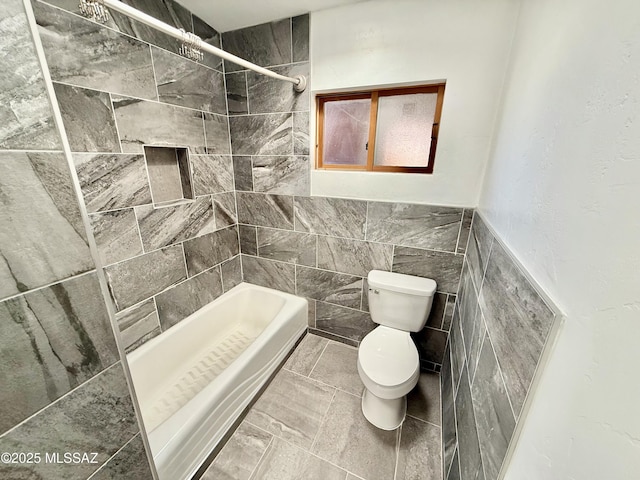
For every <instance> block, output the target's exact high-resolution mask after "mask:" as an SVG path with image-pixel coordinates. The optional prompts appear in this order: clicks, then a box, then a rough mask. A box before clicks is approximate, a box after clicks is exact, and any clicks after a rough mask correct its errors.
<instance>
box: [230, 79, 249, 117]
mask: <svg viewBox="0 0 640 480" xmlns="http://www.w3.org/2000/svg"><path fill="white" fill-rule="evenodd" d="M225 81H226V86H227V105H228V107H229V115H244V114H247V113H249V106H248V105H247V72H234V73H227V74H226V75H225Z"/></svg>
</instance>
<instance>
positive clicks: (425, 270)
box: [393, 247, 464, 293]
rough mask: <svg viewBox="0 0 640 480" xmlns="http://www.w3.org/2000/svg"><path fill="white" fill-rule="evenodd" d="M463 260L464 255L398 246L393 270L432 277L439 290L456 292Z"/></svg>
mask: <svg viewBox="0 0 640 480" xmlns="http://www.w3.org/2000/svg"><path fill="white" fill-rule="evenodd" d="M463 260H464V255H455V254H453V253H448V252H437V251H433V250H422V249H418V248H410V247H396V248H395V253H394V257H393V271H394V272H398V273H405V274H407V275H416V276H418V277H426V278H432V279H434V280H435V281H436V283H437V284H438V291H441V292H446V293H456V292H457V291H458V283H459V282H460V271H461V270H462V261H463Z"/></svg>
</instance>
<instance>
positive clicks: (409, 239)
mask: <svg viewBox="0 0 640 480" xmlns="http://www.w3.org/2000/svg"><path fill="white" fill-rule="evenodd" d="M461 219H462V209H461V208H452V207H437V206H432V205H416V204H408V203H386V202H369V212H368V217H367V240H373V241H378V242H386V243H394V244H396V245H405V246H408V247H418V248H432V249H436V250H444V251H447V252H455V251H456V243H457V240H458V233H459V231H460V222H461Z"/></svg>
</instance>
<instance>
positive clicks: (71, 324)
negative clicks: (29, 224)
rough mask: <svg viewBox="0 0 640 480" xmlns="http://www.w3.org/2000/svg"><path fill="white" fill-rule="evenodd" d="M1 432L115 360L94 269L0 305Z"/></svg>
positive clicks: (116, 355)
mask: <svg viewBox="0 0 640 480" xmlns="http://www.w3.org/2000/svg"><path fill="white" fill-rule="evenodd" d="M0 351H2V357H3V359H4V360H3V362H2V363H1V364H0V377H1V378H2V384H3V388H2V389H1V390H0V401H2V405H3V408H2V411H1V412H0V432H4V431H6V430H7V429H9V428H10V427H12V426H14V425H16V424H17V423H19V422H20V421H22V420H24V419H25V418H27V417H28V416H29V415H31V414H32V413H34V412H36V411H37V410H39V409H40V408H42V407H45V406H46V405H48V404H49V403H50V402H52V401H53V400H55V399H56V398H59V397H60V396H62V395H63V394H65V393H67V392H68V391H70V390H72V389H73V388H75V387H77V386H78V385H80V384H81V383H83V382H84V381H86V380H88V379H89V378H91V377H92V376H94V375H96V374H97V373H99V372H100V371H102V370H103V369H104V368H106V367H108V366H109V365H112V364H113V363H115V362H116V361H117V360H118V350H117V347H116V342H115V339H114V337H113V333H112V331H111V324H110V322H109V317H108V314H107V309H106V307H105V305H104V300H103V297H102V293H101V291H100V285H99V283H98V278H97V276H96V274H95V273H90V274H87V275H83V276H80V277H76V278H73V279H71V280H67V281H65V282H62V283H58V284H56V285H53V286H51V287H47V288H44V289H41V290H37V291H34V292H29V293H27V294H25V295H23V296H20V297H17V298H14V299H11V300H7V301H5V302H3V303H0Z"/></svg>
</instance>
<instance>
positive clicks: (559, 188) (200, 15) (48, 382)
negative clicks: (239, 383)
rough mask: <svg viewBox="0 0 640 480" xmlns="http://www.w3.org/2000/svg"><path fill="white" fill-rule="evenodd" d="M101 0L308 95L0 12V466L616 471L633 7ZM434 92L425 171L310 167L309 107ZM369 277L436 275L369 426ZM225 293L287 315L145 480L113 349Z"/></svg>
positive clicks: (632, 352) (631, 334) (630, 466)
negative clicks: (392, 402)
mask: <svg viewBox="0 0 640 480" xmlns="http://www.w3.org/2000/svg"><path fill="white" fill-rule="evenodd" d="M125 3H126V4H128V5H131V6H132V7H134V8H136V9H138V10H141V11H143V12H145V13H146V14H148V15H151V16H152V17H154V18H156V19H158V20H159V21H161V22H164V23H165V24H168V25H170V26H172V27H175V28H182V29H184V30H185V31H187V32H193V33H194V34H195V35H197V36H199V37H200V38H201V39H202V40H203V41H204V42H206V43H207V44H209V45H212V46H215V47H222V49H223V50H225V51H228V52H230V53H232V54H234V55H237V56H239V57H241V58H243V59H246V60H248V61H250V62H252V63H256V64H258V65H261V66H263V67H268V68H271V69H273V70H274V71H276V72H277V73H280V74H282V75H284V76H287V77H291V78H293V79H294V80H295V79H296V78H297V77H298V76H304V77H305V78H306V79H307V81H308V85H307V86H306V89H304V91H303V92H297V91H296V89H295V88H294V86H293V85H292V83H291V82H287V81H280V80H276V79H273V78H270V77H265V76H263V75H261V74H259V73H256V72H253V71H250V70H248V69H246V68H244V67H241V66H237V65H236V64H234V63H232V62H230V61H228V60H224V61H223V60H221V59H220V58H219V57H217V56H215V55H210V54H208V53H207V52H206V51H205V53H204V56H203V58H202V59H201V60H199V61H198V62H194V61H192V60H189V59H187V58H184V57H182V56H179V55H178V54H177V53H178V50H179V49H180V48H181V46H182V41H181V40H178V39H175V38H172V37H170V36H168V35H167V34H165V33H162V32H159V31H158V30H156V29H155V28H152V27H150V26H148V25H145V24H144V23H142V22H140V21H137V20H133V19H132V18H131V17H128V16H126V15H124V14H122V13H120V12H118V11H115V10H114V9H110V8H109V7H106V8H107V10H108V11H109V17H110V18H109V19H108V20H107V21H106V22H105V23H104V24H103V23H100V22H97V21H94V20H90V19H87V18H84V17H83V16H82V15H80V9H79V7H78V1H76V0H31V1H30V0H24V1H23V0H4V1H3V2H2V5H0V23H1V25H2V33H3V35H2V44H3V52H4V55H3V58H4V68H3V73H2V75H0V84H1V85H2V90H1V93H0V96H1V97H2V102H1V105H2V110H0V112H1V113H0V119H1V121H0V192H1V193H2V195H1V197H0V198H2V207H1V208H0V252H1V254H2V255H1V259H2V261H1V262H0V328H1V329H2V330H1V334H0V358H1V359H2V362H1V363H0V380H1V383H2V389H0V392H1V394H0V395H1V396H0V399H1V402H0V403H1V405H2V407H0V420H1V421H2V425H0V454H1V455H0V478H2V479H5V478H6V479H11V480H13V479H23V478H24V479H26V478H40V479H61V478H64V479H73V480H75V479H78V480H84V479H89V478H91V479H94V480H103V479H141V480H143V479H159V480H178V479H179V478H204V479H219V478H238V479H239V478H242V479H249V478H251V479H256V480H257V479H260V478H278V479H288V478H321V479H331V478H336V479H345V478H347V479H349V480H353V479H364V480H375V479H382V480H387V479H388V480H395V479H397V480H400V479H438V480H440V479H443V480H444V479H451V480H455V479H462V480H467V479H482V478H484V479H486V480H489V479H498V478H500V479H516V480H521V479H522V480H527V479H545V480H546V479H580V480H590V479H602V478H607V479H613V480H627V479H637V478H640V460H638V458H640V456H639V455H638V454H637V449H638V445H639V442H638V438H640V421H639V420H638V419H639V418H640V417H639V416H638V415H637V413H636V405H638V404H639V403H640V387H638V382H636V381H634V379H635V378H636V376H637V374H636V370H637V368H636V366H637V365H638V361H640V354H639V353H638V349H637V348H636V343H637V341H636V339H637V338H640V337H639V334H640V324H639V323H638V320H639V317H640V289H639V288H638V285H640V273H639V272H640V254H639V253H638V250H637V244H638V240H639V239H640V221H639V220H638V218H640V215H639V214H640V211H639V210H640V208H639V207H638V205H639V202H638V201H637V193H636V192H637V191H638V187H640V123H639V122H638V112H639V111H640V89H639V88H638V87H639V79H640V60H639V58H640V33H639V32H640V20H639V19H640V15H639V14H640V6H638V4H637V3H636V2H631V1H630V0H616V1H614V2H610V3H607V4H606V5H604V4H603V2H596V1H593V0H588V1H586V2H585V1H577V0H566V1H562V2H550V1H547V0H543V1H537V2H531V1H527V0H487V1H486V2H482V3H478V2H471V1H467V0H461V1H456V2H447V3H443V2H436V1H435V0H413V1H405V0H401V1H392V0H368V1H361V2H352V1H346V0H332V1H324V2H322V1H317V2H312V1H308V2H303V3H294V2H279V3H278V4H275V3H273V4H270V3H268V2H265V3H266V5H252V4H251V5H250V3H249V2H215V3H213V2H212V4H208V3H207V2H199V1H196V0H183V1H181V2H178V3H176V2H174V1H172V0H128V1H126V2H125ZM223 3H224V5H223ZM441 84H444V85H445V92H444V100H443V102H442V108H441V125H439V134H438V138H437V149H435V161H434V162H433V164H432V167H433V171H432V172H431V173H397V172H368V171H347V170H338V169H332V168H318V164H317V160H318V159H317V154H318V152H317V149H316V148H313V147H314V146H315V145H316V143H317V141H318V136H317V132H318V127H319V125H318V116H317V113H318V108H319V105H320V99H323V98H325V99H328V98H329V97H330V95H344V94H345V92H363V91H373V90H376V91H380V92H383V91H385V89H389V88H410V87H414V86H423V85H428V86H433V85H441ZM372 150H373V148H372ZM168 158H169V160H167V159H168ZM169 171H170V172H169ZM166 172H169V173H170V175H169V177H170V180H168V181H167V176H166V175H165V173H166ZM185 172H187V174H185ZM371 271H383V272H394V273H400V274H407V275H412V276H414V277H417V278H419V279H425V278H430V279H433V280H434V281H435V283H436V285H437V286H436V287H435V291H434V292H433V294H432V304H431V307H430V310H429V315H428V318H425V319H423V320H424V321H426V325H425V326H424V328H422V329H420V331H418V332H415V333H413V334H412V336H411V338H412V341H413V344H411V345H409V347H408V350H411V348H415V349H416V351H417V352H418V355H419V360H418V364H417V365H419V368H420V377H419V379H418V380H417V386H416V387H415V389H414V390H412V391H411V392H410V393H409V394H408V395H407V412H406V415H405V416H404V417H403V420H404V421H403V422H402V425H401V426H400V427H398V428H395V429H390V430H389V429H384V428H378V427H375V426H373V425H372V424H371V423H370V422H369V421H368V420H367V419H366V418H365V416H364V414H363V411H362V404H361V397H362V394H363V390H364V389H365V385H364V384H363V380H362V377H361V375H360V373H359V372H358V366H357V364H358V355H359V354H358V351H359V347H360V345H361V342H362V341H363V339H364V338H365V337H366V336H367V335H368V334H370V333H371V332H373V331H374V329H376V328H380V327H378V325H376V323H374V322H373V321H372V319H371V315H370V296H369V291H370V285H369V284H368V277H369V274H370V272H371ZM246 285H255V286H256V287H255V288H256V289H257V290H256V291H261V290H259V289H262V288H264V287H267V288H268V289H270V290H274V291H277V292H282V295H283V296H287V297H286V298H293V299H294V300H295V299H304V301H305V302H306V303H304V312H303V317H304V319H305V321H306V324H304V325H302V330H299V327H300V326H299V325H298V327H297V328H298V330H296V333H295V335H293V334H292V337H291V338H290V339H288V340H287V342H288V343H287V342H284V343H283V345H285V344H286V348H284V347H283V348H281V349H280V350H279V351H278V353H277V355H276V354H274V355H272V356H271V357H270V358H269V359H268V360H265V361H264V363H265V364H267V363H269V365H270V367H269V368H270V371H269V373H268V375H267V377H268V378H267V379H266V382H265V383H262V384H260V385H258V384H256V385H254V386H253V387H252V388H253V393H252V394H251V395H249V394H246V395H240V397H239V399H238V401H239V402H240V404H239V405H241V407H242V408H239V407H238V408H237V410H238V412H237V413H238V414H237V415H236V416H234V417H233V418H231V419H229V420H228V423H227V424H225V428H223V429H220V430H219V431H218V432H217V433H216V435H217V436H216V439H215V440H216V441H215V445H212V444H211V443H212V442H209V444H211V445H209V448H208V450H207V451H202V452H199V454H200V456H199V457H198V459H199V460H198V462H199V466H198V468H191V470H193V471H191V470H189V474H188V477H184V476H183V474H180V475H179V476H167V475H163V474H162V471H163V468H164V467H163V466H162V465H161V463H160V461H159V460H158V459H159V457H158V455H156V452H155V451H154V442H155V440H154V438H153V435H150V433H153V432H147V431H146V430H145V425H147V426H148V421H147V420H146V418H147V417H145V415H146V413H145V411H144V402H145V392H144V388H143V385H142V384H143V380H144V379H153V378H159V379H161V380H162V379H164V377H166V376H167V375H168V373H167V371H168V369H169V366H164V365H162V364H161V363H156V365H158V368H157V369H155V370H154V369H153V368H150V369H148V370H147V371H145V372H143V375H142V377H136V368H137V367H136V363H135V361H136V359H139V358H140V357H142V356H143V355H142V354H141V352H142V353H144V352H145V351H149V349H150V347H152V346H154V345H157V344H159V343H160V342H161V341H165V339H168V338H169V339H170V338H172V335H173V336H174V337H175V335H174V334H175V333H176V332H179V331H184V330H185V329H184V328H182V326H184V325H185V324H186V322H185V321H184V320H185V319H187V318H192V314H194V312H196V311H200V309H202V308H203V307H205V308H209V307H208V306H209V305H213V304H215V302H216V301H217V300H219V299H221V298H225V297H224V296H225V295H228V294H229V292H230V291H231V290H233V292H230V293H231V294H233V293H234V292H238V291H242V289H243V288H245V286H246ZM234 289H236V290H234ZM375 289H376V288H372V289H371V290H375ZM265 291H266V289H265ZM248 295H249V294H248ZM374 295H375V294H374ZM292 301H293V300H292ZM245 303H249V304H251V303H255V304H257V305H261V306H263V307H264V308H263V309H264V310H266V309H267V308H266V307H265V305H266V304H267V303H268V302H262V301H260V302H245ZM299 310H300V309H299ZM302 335H304V337H303V338H302V339H300V338H301V336H302ZM292 339H293V340H292ZM193 341H194V342H197V341H198V338H194V340H193ZM414 344H415V347H413V345H414ZM187 348H194V347H193V346H192V345H191V344H189V345H187ZM170 350H171V349H170ZM167 358H168V359H169V360H170V358H169V357H167ZM158 362H159V361H158ZM169 363H170V362H169ZM161 365H162V367H160V366H161ZM152 370H153V371H152ZM143 377H144V378H143ZM147 383H151V384H152V385H151V387H153V386H154V385H153V384H154V382H153V381H150V382H147ZM221 417H222V415H221ZM221 417H220V418H221ZM74 453H75V454H79V456H73V454H74ZM7 454H8V456H7ZM85 454H86V455H85ZM65 455H68V456H65ZM83 455H84V456H83ZM154 457H156V459H155V460H154ZM202 458H204V460H202ZM198 462H196V463H198ZM196 470H197V471H196ZM185 472H186V470H185ZM194 472H195V474H194V475H193V473H194ZM185 475H186V474H185Z"/></svg>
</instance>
